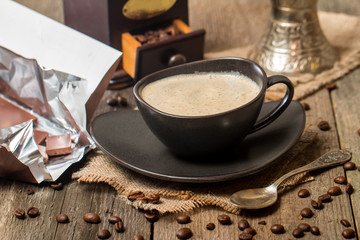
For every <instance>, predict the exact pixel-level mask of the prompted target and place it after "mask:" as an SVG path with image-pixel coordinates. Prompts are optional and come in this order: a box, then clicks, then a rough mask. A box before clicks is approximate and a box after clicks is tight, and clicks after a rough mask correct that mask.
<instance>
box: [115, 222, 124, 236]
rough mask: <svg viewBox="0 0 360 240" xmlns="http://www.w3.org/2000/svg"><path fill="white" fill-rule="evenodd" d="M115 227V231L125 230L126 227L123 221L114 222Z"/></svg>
mask: <svg viewBox="0 0 360 240" xmlns="http://www.w3.org/2000/svg"><path fill="white" fill-rule="evenodd" d="M114 229H115V231H117V232H118V233H120V232H124V231H125V228H124V223H123V221H119V222H117V223H115V224H114Z"/></svg>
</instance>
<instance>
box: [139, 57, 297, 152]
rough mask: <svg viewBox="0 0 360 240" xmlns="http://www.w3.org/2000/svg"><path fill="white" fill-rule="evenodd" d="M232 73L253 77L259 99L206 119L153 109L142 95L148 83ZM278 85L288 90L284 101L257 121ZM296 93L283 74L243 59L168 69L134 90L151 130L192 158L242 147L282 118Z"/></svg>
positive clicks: (146, 80)
mask: <svg viewBox="0 0 360 240" xmlns="http://www.w3.org/2000/svg"><path fill="white" fill-rule="evenodd" d="M229 71H233V72H234V71H235V72H239V73H241V74H243V75H245V76H247V77H249V78H250V79H252V80H253V81H254V82H255V83H256V84H257V85H258V86H259V88H260V92H259V93H258V94H257V96H256V97H255V98H253V99H252V100H251V101H249V102H248V103H246V104H245V105H242V106H240V107H238V108H234V109H232V110H230V111H226V112H222V113H218V114H213V115H206V116H178V115H173V114H169V113H165V112H162V111H160V110H158V109H156V108H154V107H152V106H151V105H149V104H148V103H147V102H146V101H144V99H143V98H142V96H141V91H142V89H143V88H144V87H145V86H146V85H147V84H149V83H151V82H154V81H157V80H161V79H163V78H165V77H169V76H173V75H178V74H191V73H196V72H229ZM278 83H282V84H285V85H286V87H287V92H286V94H285V96H284V98H283V99H282V100H281V101H280V103H279V105H278V106H277V107H276V108H275V109H274V110H273V111H272V112H270V113H269V114H268V115H267V116H265V117H264V118H262V119H259V120H258V121H257V118H258V115H259V113H260V110H261V107H262V105H263V103H264V98H265V92H266V89H267V88H268V87H270V86H272V85H274V84H278ZM293 94H294V89H293V86H292V84H291V82H290V80H289V79H288V78H286V77H285V76H281V75H275V76H271V77H267V76H266V73H265V72H264V70H263V69H262V68H261V67H260V66H259V65H257V64H256V63H254V62H252V61H250V60H247V59H242V58H217V59H209V60H202V61H197V62H192V63H187V64H183V65H179V66H176V67H172V68H167V69H165V70H162V71H159V72H156V73H153V74H150V75H148V76H146V77H144V78H142V79H141V80H140V81H138V82H137V83H136V84H135V87H134V95H135V99H136V104H137V106H138V108H139V110H140V113H141V115H142V117H143V119H144V120H145V122H146V124H147V125H148V127H149V128H150V129H151V131H152V132H153V133H154V134H155V136H157V137H158V139H160V141H161V142H162V143H164V144H165V145H166V146H167V147H168V148H169V150H170V151H171V152H173V153H175V154H176V155H181V156H190V157H194V156H205V155H210V154H214V153H217V152H219V151H222V150H225V149H227V148H230V147H233V146H234V144H239V143H240V142H241V141H242V140H243V139H244V138H245V137H246V135H248V134H250V133H253V132H255V131H258V130H260V129H262V128H264V127H266V126H267V125H268V124H270V123H271V122H272V121H274V120H275V119H276V118H277V117H279V116H280V115H281V113H283V112H284V110H285V109H286V108H287V106H288V105H289V104H290V102H291V100H292V97H293ZM239 147H241V145H239Z"/></svg>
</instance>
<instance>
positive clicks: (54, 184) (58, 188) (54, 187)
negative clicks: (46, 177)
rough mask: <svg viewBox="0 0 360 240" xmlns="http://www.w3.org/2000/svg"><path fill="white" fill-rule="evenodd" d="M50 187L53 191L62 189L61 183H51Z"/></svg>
mask: <svg viewBox="0 0 360 240" xmlns="http://www.w3.org/2000/svg"><path fill="white" fill-rule="evenodd" d="M50 187H51V188H53V189H54V190H61V189H63V184H62V183H61V182H58V183H53V184H51V185H50Z"/></svg>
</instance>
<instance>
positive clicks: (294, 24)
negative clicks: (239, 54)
mask: <svg viewBox="0 0 360 240" xmlns="http://www.w3.org/2000/svg"><path fill="white" fill-rule="evenodd" d="M249 58H250V59H253V60H254V61H255V62H257V63H259V64H260V65H261V66H262V67H263V68H264V69H265V70H266V71H268V72H269V73H282V74H287V75H292V74H297V73H319V72H321V71H323V70H325V69H328V68H331V67H332V66H333V64H334V62H335V61H336V60H337V58H338V57H337V54H336V51H335V50H334V49H333V48H332V47H331V46H330V45H329V43H328V41H327V39H326V38H325V36H324V34H323V32H322V30H321V28H320V24H319V20H318V15H317V0H272V19H271V23H270V26H269V29H268V31H267V32H266V34H264V36H263V37H262V39H261V41H260V43H259V44H257V45H256V46H255V48H254V49H252V50H251V52H250V54H249Z"/></svg>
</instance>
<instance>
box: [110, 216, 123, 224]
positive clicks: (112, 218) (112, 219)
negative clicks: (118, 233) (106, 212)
mask: <svg viewBox="0 0 360 240" xmlns="http://www.w3.org/2000/svg"><path fill="white" fill-rule="evenodd" d="M120 221H122V220H121V218H119V217H118V216H111V217H109V218H108V222H109V223H112V224H115V223H117V222H120Z"/></svg>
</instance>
